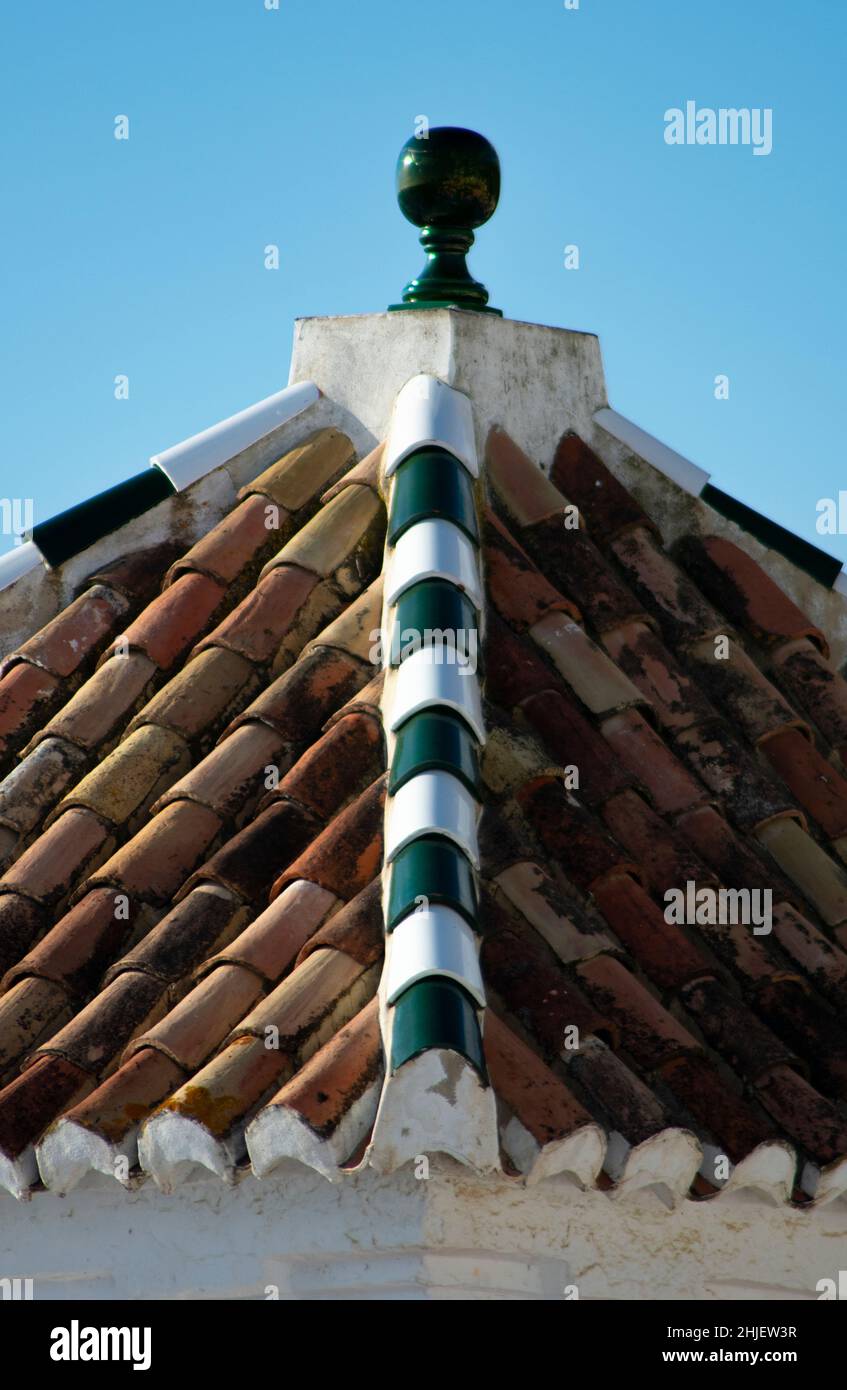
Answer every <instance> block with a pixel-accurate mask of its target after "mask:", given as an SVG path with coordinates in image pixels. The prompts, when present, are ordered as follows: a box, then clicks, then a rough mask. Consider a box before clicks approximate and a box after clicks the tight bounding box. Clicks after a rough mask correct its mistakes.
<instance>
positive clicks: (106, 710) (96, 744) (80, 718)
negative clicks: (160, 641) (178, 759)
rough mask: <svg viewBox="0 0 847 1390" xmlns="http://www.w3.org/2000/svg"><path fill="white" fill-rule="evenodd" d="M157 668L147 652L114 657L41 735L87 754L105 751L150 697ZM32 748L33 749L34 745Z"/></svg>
mask: <svg viewBox="0 0 847 1390" xmlns="http://www.w3.org/2000/svg"><path fill="white" fill-rule="evenodd" d="M156 672H157V667H156V665H155V663H154V662H152V661H151V660H150V659H149V657H146V656H145V655H144V653H143V652H127V653H126V655H123V656H113V657H111V658H110V659H109V660H108V661H104V663H103V665H102V666H100V667H98V669H97V670H96V671H95V672H94V674H93V675H91V676H89V678H88V680H87V681H85V683H84V684H83V685H81V686H80V687H79V689H78V690H77V691H76V693H75V694H74V695H73V696H72V697H71V699H70V700H69V701H68V703H67V704H66V705H63V707H62V708H61V709H60V710H59V711H58V713H57V714H54V715H53V718H52V719H51V720H50V721H49V723H48V724H46V725H45V727H44V729H43V730H42V731H41V732H40V733H39V734H38V735H37V738H38V740H41V739H43V738H50V737H55V738H62V739H67V740H68V742H69V743H75V744H77V746H78V747H79V748H83V749H84V750H85V751H86V752H93V751H94V750H95V749H101V750H102V749H103V748H104V746H107V745H108V744H110V743H111V742H112V741H113V740H114V739H115V738H116V737H117V736H118V735H119V733H120V732H121V731H122V730H123V729H124V726H125V721H126V719H127V716H128V715H130V714H132V713H133V712H134V711H135V710H136V709H137V708H138V706H139V704H141V703H142V702H143V701H144V699H145V698H146V697H147V696H148V695H149V693H150V690H151V683H152V681H153V678H154V676H155V675H156ZM30 746H32V745H30Z"/></svg>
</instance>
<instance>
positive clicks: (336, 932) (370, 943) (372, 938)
mask: <svg viewBox="0 0 847 1390" xmlns="http://www.w3.org/2000/svg"><path fill="white" fill-rule="evenodd" d="M327 949H331V950H334V951H342V952H343V953H344V955H346V956H350V957H351V958H352V959H353V960H355V961H358V963H359V965H362V966H368V965H373V964H374V962H375V961H378V960H380V959H381V957H382V949H383V917H382V884H381V883H380V881H379V879H378V878H377V879H374V881H373V883H370V884H369V885H368V887H367V888H363V889H362V891H361V892H360V893H357V894H356V896H355V898H351V900H350V902H349V903H345V904H344V906H343V907H342V908H339V910H338V912H335V913H333V915H332V916H331V917H330V918H329V920H328V921H325V922H324V924H323V925H322V926H321V927H319V928H318V930H317V931H316V932H315V933H314V935H313V936H310V937H309V939H308V941H307V942H306V944H305V945H304V946H302V947H301V948H300V954H299V955H298V957H297V962H296V963H297V965H301V964H302V963H303V961H304V960H306V959H307V958H308V957H309V956H311V955H313V954H314V952H315V951H322V950H327Z"/></svg>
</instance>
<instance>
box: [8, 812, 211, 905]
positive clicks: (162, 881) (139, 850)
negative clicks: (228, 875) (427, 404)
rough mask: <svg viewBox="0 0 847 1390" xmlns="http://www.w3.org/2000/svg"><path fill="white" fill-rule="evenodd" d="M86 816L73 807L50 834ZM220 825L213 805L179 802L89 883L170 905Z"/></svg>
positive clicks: (111, 860)
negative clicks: (210, 806) (73, 809)
mask: <svg viewBox="0 0 847 1390" xmlns="http://www.w3.org/2000/svg"><path fill="white" fill-rule="evenodd" d="M84 815H90V812H87V811H68V812H67V813H66V815H64V816H62V818H61V819H60V820H58V821H57V822H56V825H55V826H51V828H50V831H49V832H48V833H52V831H53V830H55V829H56V828H57V827H58V826H61V825H62V823H63V822H64V821H66V820H67V819H68V818H69V817H70V816H84ZM92 819H93V817H92ZM220 828H221V820H220V817H219V816H217V815H216V814H215V812H214V811H210V810H209V809H208V807H206V806H200V805H198V804H197V803H196V802H193V801H177V802H175V803H174V804H173V805H172V806H166V807H165V808H164V810H163V811H160V812H159V813H158V815H155V816H154V817H153V818H152V820H149V821H148V822H147V824H146V825H144V826H142V828H141V829H140V830H139V831H138V832H137V833H136V834H135V835H134V836H133V838H132V839H131V840H130V841H128V843H127V844H125V845H123V846H122V847H121V849H119V850H117V852H116V853H115V854H113V855H112V856H111V858H110V859H108V860H107V861H106V863H105V864H102V865H101V867H100V868H99V869H98V870H97V872H96V873H95V874H93V875H92V876H91V877H90V878H89V880H88V887H90V888H93V887H96V886H97V885H98V884H101V883H104V884H109V885H111V886H112V887H115V888H118V889H120V888H123V889H124V890H125V891H126V892H127V893H129V894H131V895H132V894H136V895H137V896H138V897H139V898H141V899H142V901H144V902H149V903H153V904H159V905H161V904H166V903H169V902H170V900H171V899H172V897H173V895H174V894H175V893H176V892H177V890H178V889H179V888H180V887H181V886H182V884H183V882H184V881H185V879H186V878H187V876H188V874H189V873H190V872H191V870H192V869H194V868H196V866H197V864H198V863H199V861H200V859H201V858H202V857H203V855H205V854H206V853H207V852H208V850H209V847H210V845H211V844H212V843H213V841H214V840H215V838H216V836H217V835H218V832H219V831H220ZM42 838H46V837H42ZM0 882H2V880H0Z"/></svg>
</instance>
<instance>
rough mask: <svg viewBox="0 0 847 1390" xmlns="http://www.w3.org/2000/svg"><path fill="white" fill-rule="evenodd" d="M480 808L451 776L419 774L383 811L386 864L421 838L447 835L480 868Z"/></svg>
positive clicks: (446, 774) (404, 784)
mask: <svg viewBox="0 0 847 1390" xmlns="http://www.w3.org/2000/svg"><path fill="white" fill-rule="evenodd" d="M478 817H479V805H478V803H477V801H476V800H475V799H474V797H472V796H471V794H470V792H469V791H468V789H467V787H466V786H465V785H464V783H462V782H460V781H459V779H458V777H454V776H453V774H452V773H451V772H443V771H437V772H419V773H418V774H417V775H416V776H415V777H410V779H409V781H408V782H404V783H403V786H402V787H400V789H399V790H398V791H397V792H395V794H394V795H393V796H392V797H389V800H388V804H387V806H386V811H385V864H386V867H387V865H388V864H389V863H390V862H391V860H392V859H394V858H395V857H396V856H397V855H398V854H399V853H400V850H401V849H402V848H403V847H404V845H408V844H410V843H411V841H412V840H416V839H418V837H419V836H421V835H446V836H447V837H448V839H451V840H454V841H455V843H456V844H457V845H458V846H459V848H460V849H463V850H464V851H465V853H466V854H467V856H468V858H469V859H470V861H471V863H472V864H473V865H474V867H475V868H477V869H478V868H479V846H478V843H477V834H476V824H477V819H478Z"/></svg>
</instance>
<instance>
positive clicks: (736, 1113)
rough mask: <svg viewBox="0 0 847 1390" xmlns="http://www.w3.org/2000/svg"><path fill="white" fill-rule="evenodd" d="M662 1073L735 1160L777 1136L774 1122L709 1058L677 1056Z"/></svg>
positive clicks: (676, 1092)
mask: <svg viewBox="0 0 847 1390" xmlns="http://www.w3.org/2000/svg"><path fill="white" fill-rule="evenodd" d="M661 1074H662V1078H663V1080H664V1081H665V1082H667V1084H668V1085H669V1086H670V1088H671V1090H672V1091H673V1092H674V1094H675V1095H676V1096H679V1098H680V1099H681V1100H682V1102H683V1104H684V1105H685V1106H686V1108H687V1109H688V1110H689V1111H690V1112H691V1114H692V1115H693V1117H694V1118H695V1120H696V1121H697V1122H698V1124H699V1125H701V1126H702V1128H703V1129H704V1130H705V1131H706V1132H708V1133H709V1134H711V1135H713V1136H714V1138H715V1140H717V1142H718V1143H719V1144H720V1146H721V1148H722V1149H723V1151H724V1152H725V1153H726V1154H727V1155H728V1156H729V1158H730V1159H731V1160H732V1162H733V1163H739V1162H740V1161H741V1160H742V1159H743V1158H746V1157H747V1155H748V1154H750V1153H752V1152H753V1150H754V1149H755V1148H756V1147H757V1146H758V1145H759V1144H764V1143H765V1142H766V1141H767V1140H768V1139H773V1138H775V1137H776V1128H775V1126H774V1124H773V1122H772V1121H770V1120H769V1119H768V1117H767V1116H766V1115H764V1114H763V1113H761V1112H759V1111H757V1110H756V1109H754V1108H753V1107H752V1106H751V1105H749V1104H748V1103H747V1102H746V1101H744V1100H743V1099H742V1098H741V1096H740V1095H738V1094H736V1092H735V1091H733V1090H731V1089H730V1088H729V1087H728V1086H727V1084H726V1080H725V1078H724V1077H723V1076H721V1075H720V1073H719V1072H718V1070H717V1068H716V1067H715V1065H714V1063H712V1062H711V1061H710V1060H709V1059H708V1058H706V1057H696V1056H695V1057H692V1056H682V1057H677V1058H675V1059H674V1060H673V1061H671V1062H669V1063H667V1064H665V1065H663V1066H662V1067H661Z"/></svg>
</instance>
